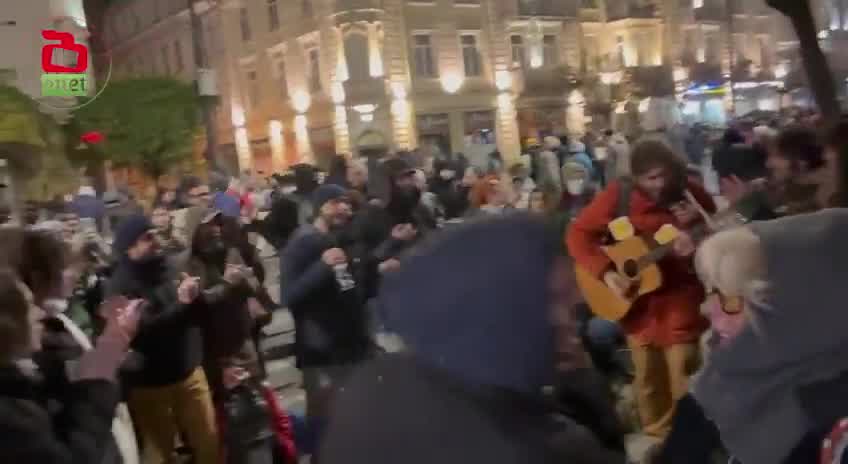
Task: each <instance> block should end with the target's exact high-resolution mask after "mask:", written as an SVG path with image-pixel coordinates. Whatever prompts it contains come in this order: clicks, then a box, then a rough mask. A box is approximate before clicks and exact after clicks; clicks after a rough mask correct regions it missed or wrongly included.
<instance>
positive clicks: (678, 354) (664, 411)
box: [627, 339, 700, 439]
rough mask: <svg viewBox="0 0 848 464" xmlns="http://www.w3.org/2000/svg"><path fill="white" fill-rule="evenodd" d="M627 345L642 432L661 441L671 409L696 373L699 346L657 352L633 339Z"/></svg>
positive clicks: (667, 428) (683, 345)
mask: <svg viewBox="0 0 848 464" xmlns="http://www.w3.org/2000/svg"><path fill="white" fill-rule="evenodd" d="M627 344H628V345H629V346H630V350H631V352H632V357H633V368H634V378H633V388H634V390H635V393H636V409H637V410H638V412H639V419H640V421H641V422H642V432H643V433H645V434H646V435H650V436H653V437H656V438H659V439H664V438H665V437H666V436H667V435H668V432H669V431H670V430H671V419H672V415H673V414H674V406H675V404H677V400H679V399H680V398H682V397H683V396H684V395H685V394H686V392H687V390H688V388H689V376H691V375H692V374H694V373H695V371H696V370H697V369H698V365H699V363H700V356H699V349H698V344H696V343H691V344H681V345H672V346H669V347H665V348H658V347H653V346H650V345H643V344H640V343H638V342H637V341H635V340H633V339H628V341H627Z"/></svg>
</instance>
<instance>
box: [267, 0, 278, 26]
mask: <svg viewBox="0 0 848 464" xmlns="http://www.w3.org/2000/svg"><path fill="white" fill-rule="evenodd" d="M279 28H280V13H279V11H278V9H277V0H268V29H270V30H272V31H276V30H277V29H279Z"/></svg>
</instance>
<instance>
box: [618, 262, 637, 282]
mask: <svg viewBox="0 0 848 464" xmlns="http://www.w3.org/2000/svg"><path fill="white" fill-rule="evenodd" d="M621 272H622V274H624V275H625V277H627V278H629V279H635V278H636V277H638V276H639V264H638V263H637V262H636V260H633V259H628V260H627V261H625V262H624V263H623V264H622V265H621Z"/></svg>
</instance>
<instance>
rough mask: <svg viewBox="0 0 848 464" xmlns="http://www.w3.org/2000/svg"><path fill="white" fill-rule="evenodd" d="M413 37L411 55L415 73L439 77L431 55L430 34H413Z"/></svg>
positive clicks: (422, 75) (419, 75) (421, 75)
mask: <svg viewBox="0 0 848 464" xmlns="http://www.w3.org/2000/svg"><path fill="white" fill-rule="evenodd" d="M412 37H413V44H414V49H413V57H414V61H415V75H416V76H418V77H429V78H435V77H439V73H438V71H437V70H436V60H435V57H434V56H433V55H434V54H433V44H432V40H431V37H430V34H415V35H414V36H412Z"/></svg>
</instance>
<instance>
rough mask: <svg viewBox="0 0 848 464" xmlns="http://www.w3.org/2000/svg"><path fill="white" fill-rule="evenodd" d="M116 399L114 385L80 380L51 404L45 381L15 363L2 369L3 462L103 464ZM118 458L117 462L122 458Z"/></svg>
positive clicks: (0, 440) (0, 441)
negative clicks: (45, 389) (22, 369)
mask: <svg viewBox="0 0 848 464" xmlns="http://www.w3.org/2000/svg"><path fill="white" fill-rule="evenodd" d="M36 375H37V374H36ZM118 399H119V392H118V386H117V385H116V384H115V383H112V382H109V381H107V380H80V381H76V382H71V383H69V384H68V386H67V388H65V389H63V390H62V397H61V398H59V399H58V402H53V401H51V398H50V397H49V395H48V394H46V393H45V391H44V384H43V383H42V381H41V379H38V378H35V377H33V376H30V375H27V374H24V373H23V372H22V371H21V370H20V369H19V368H18V367H17V366H4V367H0V462H4V463H33V464H35V463H37V464H99V463H102V462H104V458H105V456H106V453H107V449H108V448H109V447H114V441H113V439H112V419H113V418H114V417H115V407H116V406H117V405H118ZM51 404H59V405H61V406H62V407H61V408H54V407H51ZM116 458H117V459H118V461H112V462H113V463H119V462H120V457H117V456H116Z"/></svg>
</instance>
